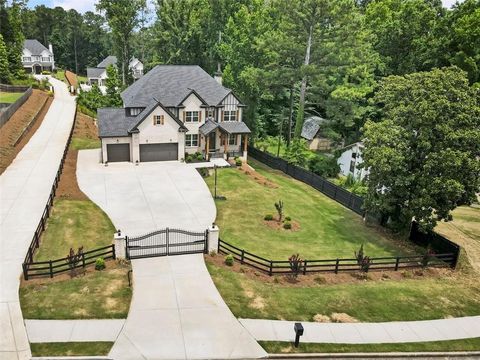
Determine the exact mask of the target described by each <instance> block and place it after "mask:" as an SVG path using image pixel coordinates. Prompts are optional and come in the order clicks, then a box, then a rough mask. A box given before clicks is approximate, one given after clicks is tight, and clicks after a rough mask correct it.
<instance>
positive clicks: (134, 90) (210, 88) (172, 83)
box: [121, 65, 231, 107]
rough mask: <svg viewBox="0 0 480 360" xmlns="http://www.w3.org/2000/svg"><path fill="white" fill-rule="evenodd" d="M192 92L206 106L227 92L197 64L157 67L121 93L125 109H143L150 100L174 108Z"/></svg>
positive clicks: (215, 101) (217, 102)
mask: <svg viewBox="0 0 480 360" xmlns="http://www.w3.org/2000/svg"><path fill="white" fill-rule="evenodd" d="M192 90H195V91H196V92H197V93H198V94H199V95H200V96H201V97H202V98H203V100H205V102H206V103H207V104H208V105H210V106H215V105H218V104H219V103H220V102H221V101H222V100H223V99H224V98H225V96H227V94H228V93H230V92H231V90H229V89H227V88H225V87H223V86H222V85H220V84H219V83H218V82H217V81H216V80H215V79H214V78H212V77H211V76H210V75H209V74H208V73H206V72H205V71H204V70H203V69H202V68H201V67H200V66H197V65H157V66H155V67H154V68H153V69H152V70H150V71H149V72H148V73H147V74H145V75H144V76H143V77H141V78H140V79H139V80H137V81H136V82H134V83H133V84H132V85H130V86H129V87H128V88H127V89H125V90H124V91H123V92H122V94H121V95H122V99H123V102H124V104H125V106H126V107H137V106H147V105H148V103H149V102H150V99H151V98H152V97H155V98H156V99H158V100H159V101H160V102H161V103H162V104H163V105H164V106H166V107H174V106H177V105H179V104H180V102H181V101H182V100H183V99H184V98H185V97H186V96H187V95H188V94H189V93H190V92H191V91H192Z"/></svg>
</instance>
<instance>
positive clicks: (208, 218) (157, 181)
mask: <svg viewBox="0 0 480 360" xmlns="http://www.w3.org/2000/svg"><path fill="white" fill-rule="evenodd" d="M77 179H78V184H79V186H80V189H81V190H82V191H83V192H84V193H85V194H87V195H88V197H89V198H90V199H91V200H93V201H94V202H95V203H97V204H98V205H99V206H100V207H101V208H102V209H103V210H104V211H105V212H106V213H107V214H108V216H109V217H110V218H111V219H112V221H113V223H114V225H115V227H116V228H119V229H121V230H122V231H124V232H125V233H126V234H127V235H129V236H132V235H141V234H144V233H148V232H151V231H153V230H157V229H161V228H165V227H170V228H180V229H188V230H194V231H203V230H205V229H206V228H207V227H208V226H209V225H210V224H211V223H212V222H213V221H214V220H215V216H216V208H215V203H214V202H213V199H212V196H211V194H210V191H209V189H208V187H207V185H206V184H205V182H204V181H203V179H202V177H201V176H200V174H199V173H198V172H197V170H196V169H195V167H194V166H193V165H187V164H183V163H179V162H154V163H142V164H140V165H138V166H135V165H134V164H131V163H112V164H109V165H108V167H105V166H104V165H101V164H99V151H98V150H86V151H80V152H79V156H78V162H77ZM112 235H113V234H112ZM132 267H133V299H132V304H131V305H130V311H129V313H128V318H127V321H126V322H125V326H124V327H123V329H122V331H121V332H120V335H119V337H118V339H117V340H116V341H115V344H114V346H113V348H112V350H111V352H110V354H109V355H110V357H111V358H113V359H115V360H134V359H135V360H137V359H246V358H258V357H264V356H266V355H267V354H266V352H265V351H264V350H263V349H262V348H261V347H260V345H258V343H257V342H256V341H255V339H254V338H253V337H252V336H251V335H250V333H249V332H248V331H247V330H246V329H245V328H244V327H243V326H242V324H240V322H239V321H238V320H237V319H236V318H235V317H234V316H233V314H232V313H231V312H230V309H229V308H228V307H227V305H226V304H225V302H224V301H223V299H222V297H221V296H220V294H219V293H218V291H217V289H216V287H215V285H214V284H213V281H212V279H211V278H210V274H209V273H208V271H207V268H206V267H205V263H204V260H203V255H202V254H193V255H181V256H165V257H157V258H150V259H137V260H133V261H132Z"/></svg>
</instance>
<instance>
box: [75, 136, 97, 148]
mask: <svg viewBox="0 0 480 360" xmlns="http://www.w3.org/2000/svg"><path fill="white" fill-rule="evenodd" d="M100 147H101V143H100V140H99V139H88V138H78V137H72V141H71V143H70V149H72V150H87V149H98V148H100Z"/></svg>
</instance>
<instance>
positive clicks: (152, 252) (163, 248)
mask: <svg viewBox="0 0 480 360" xmlns="http://www.w3.org/2000/svg"><path fill="white" fill-rule="evenodd" d="M207 252H208V230H205V231H200V232H193V231H186V230H181V229H170V228H166V229H162V230H157V231H154V232H151V233H149V234H146V235H142V236H138V237H132V238H130V237H127V240H126V256H127V259H140V258H147V257H156V256H167V255H183V254H196V253H205V254H206V253H207Z"/></svg>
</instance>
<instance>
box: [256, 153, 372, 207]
mask: <svg viewBox="0 0 480 360" xmlns="http://www.w3.org/2000/svg"><path fill="white" fill-rule="evenodd" d="M248 155H249V156H251V157H253V158H254V159H257V160H259V161H261V162H262V163H264V164H266V165H268V166H269V167H271V168H273V169H277V170H280V171H283V172H284V173H285V174H287V175H290V176H291V177H293V178H294V179H297V180H299V181H301V182H304V183H305V184H307V185H310V186H311V187H313V188H315V189H316V190H318V191H320V192H322V193H323V194H325V195H327V196H328V197H329V198H331V199H333V200H335V201H337V202H338V203H340V204H342V205H344V206H346V207H347V208H349V209H350V210H352V211H354V212H356V213H357V214H359V215H362V216H364V214H365V211H364V210H363V198H362V197H360V196H358V195H355V194H353V193H351V192H350V191H348V190H345V189H343V188H342V187H340V186H338V185H335V184H334V183H332V182H330V181H328V180H326V179H324V178H322V177H321V176H319V175H317V174H315V173H313V172H311V171H308V170H306V169H303V168H301V167H299V166H296V165H292V164H289V163H288V161H286V160H284V159H281V158H278V157H275V156H273V155H270V154H268V153H266V152H264V151H260V150H258V149H255V148H254V147H252V146H249V147H248Z"/></svg>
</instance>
